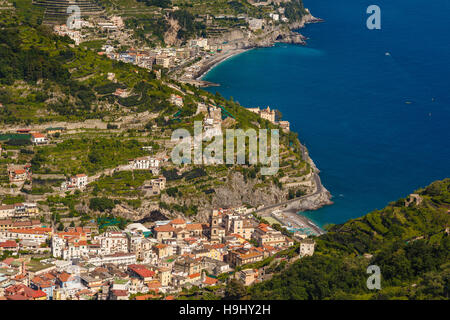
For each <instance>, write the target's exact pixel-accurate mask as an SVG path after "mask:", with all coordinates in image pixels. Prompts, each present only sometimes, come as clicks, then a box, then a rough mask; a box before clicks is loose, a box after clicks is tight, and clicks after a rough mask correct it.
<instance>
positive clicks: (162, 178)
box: [0, 95, 324, 300]
mask: <svg viewBox="0 0 450 320" xmlns="http://www.w3.org/2000/svg"><path fill="white" fill-rule="evenodd" d="M170 101H171V103H173V104H180V105H182V104H183V98H182V97H181V96H178V95H171V96H170ZM198 108H199V110H198V113H199V114H202V116H203V124H204V127H205V130H206V132H208V130H215V129H218V130H219V131H220V128H221V125H222V124H223V123H226V118H229V117H225V121H224V119H223V117H222V115H223V112H227V111H226V109H223V108H220V107H216V106H214V105H209V106H208V105H205V104H199V106H198ZM248 111H249V112H251V113H253V114H255V115H257V116H258V117H260V118H261V119H264V120H265V121H269V122H270V123H272V124H274V125H278V126H280V128H281V129H282V131H283V132H285V133H289V122H287V121H276V112H275V111H274V110H272V109H270V107H267V108H264V109H260V108H251V109H248ZM124 127H126V126H125V125H124ZM85 130H86V129H85ZM106 130H108V129H106ZM96 131H99V130H98V129H97V130H96ZM73 132H75V133H76V135H79V134H80V129H78V128H76V129H68V128H66V127H46V128H45V129H42V130H39V131H36V130H34V129H28V128H20V129H16V130H15V131H9V132H4V133H2V134H1V135H0V139H1V140H2V141H4V142H3V144H2V145H0V157H1V159H2V163H3V164H2V166H3V173H2V176H1V179H2V180H1V181H2V182H3V183H2V187H1V192H2V195H3V196H2V198H3V201H2V202H3V203H2V204H0V250H1V252H0V254H1V261H0V263H1V266H0V297H1V298H0V299H8V300H66V299H71V300H90V299H97V300H111V299H112V300H123V299H125V300H128V299H135V300H148V299H177V298H180V297H183V296H185V295H186V294H192V293H193V292H198V291H201V290H206V288H213V290H214V292H215V293H216V294H218V295H220V294H223V290H224V287H226V285H227V283H228V282H229V281H230V280H232V279H235V280H237V281H239V282H240V283H242V285H244V286H249V285H252V284H255V283H258V282H261V281H263V280H266V279H270V277H271V276H272V274H273V273H274V272H275V271H279V270H280V268H284V267H286V266H287V265H289V264H290V263H292V262H295V261H296V260H298V259H299V258H301V257H304V256H308V255H312V254H313V252H314V246H315V241H314V236H317V235H320V234H321V233H322V232H323V231H322V230H321V229H320V228H318V227H317V226H316V225H314V224H313V223H312V222H311V221H310V220H308V219H306V218H304V217H301V216H299V215H297V214H296V211H295V210H293V211H292V210H291V211H289V207H288V205H284V204H283V203H279V204H276V205H272V206H267V207H265V206H264V205H263V206H257V207H255V206H251V205H241V206H237V207H228V208H216V209H212V210H209V211H206V215H205V213H204V214H203V215H202V216H201V217H195V216H193V217H192V218H190V217H189V215H179V214H178V215H177V214H175V213H173V210H168V208H167V205H166V204H164V203H162V202H159V203H158V204H157V205H156V206H153V207H152V206H150V207H148V209H144V208H140V209H139V210H140V213H142V215H143V216H144V218H143V219H137V218H134V219H128V218H127V219H123V218H121V216H123V215H124V214H125V215H126V216H129V214H130V212H131V215H133V214H136V211H135V210H134V209H132V208H130V207H129V206H124V205H120V204H119V203H120V202H117V203H118V204H119V205H117V204H116V203H114V204H113V205H112V206H111V207H110V209H106V211H110V210H111V209H113V211H110V214H109V215H105V209H104V208H103V207H102V206H106V204H105V203H104V202H106V201H110V199H108V198H98V197H96V198H92V195H95V187H94V188H93V187H92V186H93V185H95V184H96V183H99V182H100V181H102V180H104V179H109V178H108V176H110V177H115V176H117V175H121V174H132V175H134V176H136V175H142V176H144V177H145V178H146V180H145V181H143V182H142V185H140V186H139V187H138V192H139V194H140V196H141V197H143V198H144V199H149V200H150V203H152V202H151V199H158V198H159V199H167V198H165V197H168V196H175V197H176V194H177V193H179V192H180V191H178V188H179V187H180V186H179V185H178V187H176V186H175V185H174V180H173V179H174V178H173V174H172V172H173V170H175V169H174V166H173V164H171V162H170V161H169V154H170V153H169V152H168V151H165V150H166V148H165V147H164V148H162V147H161V146H158V145H157V144H155V143H152V144H145V143H144V144H142V146H141V147H140V151H139V152H140V153H141V154H145V153H147V154H149V155H144V156H138V157H135V158H132V159H128V160H126V162H125V163H123V164H120V165H118V166H116V167H114V168H109V169H107V170H105V171H103V172H102V173H101V174H99V173H97V174H94V175H88V173H87V172H85V173H78V174H74V175H64V174H55V173H51V172H49V173H47V174H46V173H45V172H46V171H45V170H44V171H42V169H40V170H38V173H34V172H33V167H34V168H36V161H35V160H34V159H35V158H33V157H31V161H28V160H27V159H28V155H32V154H34V153H36V152H37V153H39V150H46V148H52V147H58V145H61V144H64V141H66V140H67V141H70V137H72V135H73ZM87 132H89V130H87V131H85V134H86V133H87ZM161 149H162V150H164V151H161ZM43 165H44V164H43ZM195 170H196V169H194V170H193V172H195ZM196 174H197V173H196ZM309 176H310V177H311V178H313V177H314V176H313V175H309ZM194 177H195V176H194ZM175 181H177V180H175ZM312 181H313V183H316V184H315V185H314V184H312V182H311V181H309V180H306V181H304V182H302V183H300V184H299V185H300V186H302V185H303V186H304V187H307V186H310V187H309V189H308V188H307V189H305V190H308V191H305V193H306V195H305V196H304V197H306V198H308V197H310V196H311V197H314V196H315V194H317V193H318V194H324V191H322V190H321V189H320V188H321V185H320V182H319V183H317V182H314V180H312ZM285 182H286V185H288V186H290V187H292V186H295V185H298V183H297V184H296V183H291V184H289V183H287V182H288V181H285ZM49 183H50V184H49ZM97 187H98V184H97ZM132 189H134V188H131V187H126V189H125V190H123V189H122V190H121V191H120V192H123V191H126V192H131V191H132ZM299 190H301V189H298V190H297V194H293V195H292V199H291V200H288V201H287V202H286V203H287V204H289V203H290V202H292V201H294V202H295V201H297V202H299V201H300V202H301V200H302V195H303V194H304V193H303V191H302V192H301V193H298V191H299ZM291 191H292V190H291ZM113 195H114V193H113ZM72 197H83V199H86V201H88V202H89V208H88V209H87V211H86V209H83V208H81V207H80V208H73V209H70V207H71V205H70V204H69V203H68V202H67V201H68V199H70V198H72ZM122 199H123V198H122ZM94 200H95V201H94ZM84 201H85V200H81V202H84ZM122 201H123V200H122ZM126 201H127V202H129V203H132V202H130V201H133V200H126ZM144 201H148V200H144ZM118 207H121V211H114V210H117V209H118ZM155 209H156V210H155ZM123 210H126V211H123ZM178 210H180V209H178ZM196 210H197V209H196ZM77 211H80V212H84V213H82V214H79V213H77ZM112 213H114V214H112ZM148 216H150V217H152V218H150V219H148V218H146V217H148Z"/></svg>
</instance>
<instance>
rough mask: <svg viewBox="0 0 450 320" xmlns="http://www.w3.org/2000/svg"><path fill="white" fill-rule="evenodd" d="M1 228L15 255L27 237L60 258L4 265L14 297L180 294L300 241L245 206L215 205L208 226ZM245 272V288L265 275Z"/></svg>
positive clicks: (1, 282)
mask: <svg viewBox="0 0 450 320" xmlns="http://www.w3.org/2000/svg"><path fill="white" fill-rule="evenodd" d="M19 224H20V225H19ZM0 228H1V229H0V230H1V231H0V250H9V251H13V252H14V251H17V250H19V248H20V249H24V247H23V245H22V243H24V242H27V243H28V246H27V247H26V249H27V250H30V251H31V252H37V253H42V252H43V250H48V251H50V252H51V255H52V257H53V258H49V259H46V260H45V261H40V262H39V264H38V265H37V263H36V262H35V261H34V262H33V261H31V262H30V261H28V262H27V261H25V260H23V259H22V260H20V259H18V258H7V259H6V260H4V261H2V262H1V263H0V296H4V297H5V298H6V299H11V300H14V299H39V300H40V299H54V300H58V299H80V300H83V299H99V300H106V299H108V300H124V299H129V298H130V296H131V295H133V294H137V293H139V294H140V295H142V294H145V295H146V297H161V296H162V295H165V296H167V295H176V294H177V293H179V292H180V291H182V289H183V288H190V287H192V286H198V287H200V288H204V287H208V286H215V285H217V284H219V282H220V281H219V280H218V276H219V275H221V274H225V273H231V272H232V271H233V270H234V269H235V268H236V267H242V266H245V265H248V264H252V263H256V262H259V261H262V260H263V259H265V258H267V257H270V256H272V255H274V254H276V253H277V252H279V251H281V250H284V249H287V248H289V247H291V246H292V245H294V241H293V240H292V239H291V238H289V237H287V236H285V235H283V234H282V233H281V232H280V231H277V230H274V229H273V228H271V227H270V226H268V225H267V224H263V223H259V222H258V220H256V218H254V216H253V215H252V214H251V212H249V210H248V209H246V208H244V207H242V208H236V209H227V210H223V209H219V210H214V211H213V212H212V214H211V216H210V220H209V222H208V223H195V222H190V221H186V220H185V219H182V218H177V219H174V220H164V221H156V222H155V223H154V224H153V226H152V227H151V228H147V227H145V226H143V225H142V224H140V223H132V224H129V225H128V226H127V227H126V228H125V230H118V229H107V230H106V231H105V232H104V233H101V234H99V233H98V230H96V229H95V228H88V227H72V228H66V229H65V230H64V231H61V232H56V231H54V230H53V229H52V228H49V227H45V226H42V225H41V224H40V223H39V222H38V221H35V220H30V221H29V222H28V223H27V225H26V226H25V222H22V223H18V222H12V221H4V222H0ZM31 242H33V243H34V246H31V245H30V243H31ZM313 252H314V241H313V240H310V239H305V240H303V241H302V242H301V245H300V255H301V256H305V255H312V254H313ZM14 263H15V265H14ZM2 264H3V266H2ZM242 269H243V270H241V271H239V272H236V274H235V275H234V276H235V278H236V279H239V280H240V281H242V283H243V284H244V285H249V284H251V283H254V282H255V281H258V279H260V278H261V276H262V275H263V273H264V272H263V271H262V270H258V269H257V268H254V267H253V268H245V267H244V268H242ZM18 296H21V297H18ZM140 299H143V298H140Z"/></svg>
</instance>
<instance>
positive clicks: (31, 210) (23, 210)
mask: <svg viewBox="0 0 450 320" xmlns="http://www.w3.org/2000/svg"><path fill="white" fill-rule="evenodd" d="M38 214H39V208H38V206H37V204H36V203H32V202H26V203H15V204H3V205H1V204H0V219H8V218H29V217H33V216H36V215H38ZM0 221H1V220H0ZM0 228H1V226H0Z"/></svg>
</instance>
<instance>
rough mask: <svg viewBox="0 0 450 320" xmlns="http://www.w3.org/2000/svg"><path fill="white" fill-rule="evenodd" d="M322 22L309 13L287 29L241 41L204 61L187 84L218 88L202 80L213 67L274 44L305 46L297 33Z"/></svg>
mask: <svg viewBox="0 0 450 320" xmlns="http://www.w3.org/2000/svg"><path fill="white" fill-rule="evenodd" d="M319 22H323V20H322V19H319V18H316V17H314V16H312V15H311V14H310V13H309V14H307V15H305V16H303V18H302V20H301V21H298V22H294V23H291V24H290V25H289V26H288V28H279V27H277V28H273V29H269V31H267V32H266V33H264V34H263V35H262V36H260V37H258V38H251V37H249V38H248V39H246V40H245V41H241V42H239V43H238V44H236V47H234V48H230V49H228V50H227V51H225V52H223V53H220V54H217V55H215V56H214V58H211V59H210V60H207V61H204V62H203V64H202V66H201V68H200V69H199V71H198V72H197V73H196V74H195V75H194V77H193V79H192V80H190V81H187V80H184V82H189V83H190V84H194V85H198V86H200V87H210V86H219V84H215V83H211V82H207V81H204V80H203V77H204V76H205V75H206V74H207V73H208V72H209V71H210V70H211V69H213V68H214V67H216V66H217V65H219V64H220V63H222V62H223V61H225V60H227V59H229V58H231V57H233V56H235V55H238V54H241V53H243V52H246V51H248V50H252V49H255V48H267V47H272V46H274V45H275V44H276V43H288V44H299V45H306V40H307V38H306V37H305V36H304V35H302V34H301V33H299V32H298V31H295V30H299V29H301V28H303V27H304V26H305V25H306V24H310V23H319Z"/></svg>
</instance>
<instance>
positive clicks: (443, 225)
mask: <svg viewBox="0 0 450 320" xmlns="http://www.w3.org/2000/svg"><path fill="white" fill-rule="evenodd" d="M415 194H416V195H417V196H415V195H410V196H409V197H407V198H406V199H400V200H398V201H396V202H394V203H391V204H389V205H388V206H387V207H386V208H384V209H382V210H377V211H374V212H371V213H369V214H367V215H366V216H364V217H361V218H358V219H353V220H350V221H348V222H346V223H344V224H341V225H335V226H332V227H330V229H329V232H328V233H327V234H325V235H322V236H320V237H319V238H317V239H316V242H317V248H316V252H315V253H314V256H312V257H306V258H303V259H301V260H300V261H298V262H296V263H294V264H293V265H292V266H290V267H289V268H288V269H287V270H284V271H282V273H281V274H280V275H277V276H274V277H273V278H272V279H271V280H269V281H266V282H263V283H261V284H257V285H255V286H253V287H252V288H251V289H250V290H249V293H250V297H251V298H252V299H448V297H449V279H450V255H449V253H450V239H449V225H450V217H449V209H450V179H445V180H443V181H436V182H434V183H432V184H431V185H430V186H428V187H426V188H424V189H420V190H418V191H417V192H416V193H415ZM369 265H377V266H379V267H380V270H381V279H382V280H381V290H379V291H378V290H369V289H367V287H366V280H367V278H368V277H369V275H368V274H367V273H366V269H367V267H368V266H369Z"/></svg>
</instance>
